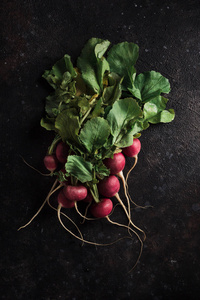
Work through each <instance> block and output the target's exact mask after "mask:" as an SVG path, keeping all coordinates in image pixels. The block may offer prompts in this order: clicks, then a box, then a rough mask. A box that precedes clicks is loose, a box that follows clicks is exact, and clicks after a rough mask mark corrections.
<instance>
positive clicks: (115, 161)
mask: <svg viewBox="0 0 200 300" xmlns="http://www.w3.org/2000/svg"><path fill="white" fill-rule="evenodd" d="M103 163H104V165H105V166H106V167H107V168H108V169H110V174H111V175H115V174H118V173H119V172H121V171H122V170H123V169H124V167H125V163H126V160H125V157H124V155H123V154H122V153H121V152H120V153H115V154H114V156H113V158H106V159H104V161H103Z"/></svg>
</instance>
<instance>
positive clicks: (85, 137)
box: [79, 117, 110, 153]
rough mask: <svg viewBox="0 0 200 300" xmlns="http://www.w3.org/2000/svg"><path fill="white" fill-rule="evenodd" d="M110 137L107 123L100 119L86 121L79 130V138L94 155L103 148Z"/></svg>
mask: <svg viewBox="0 0 200 300" xmlns="http://www.w3.org/2000/svg"><path fill="white" fill-rule="evenodd" d="M109 135H110V127H109V124H108V122H107V121H106V120H105V119H103V118H100V117H95V118H92V119H91V120H89V121H87V122H86V123H85V125H84V127H83V128H82V129H81V131H80V134H79V138H80V140H81V142H82V143H83V145H84V146H85V147H86V149H87V150H88V151H89V152H92V153H94V152H95V151H96V150H98V149H100V148H101V147H103V145H104V144H105V143H106V141H107V139H108V136H109Z"/></svg>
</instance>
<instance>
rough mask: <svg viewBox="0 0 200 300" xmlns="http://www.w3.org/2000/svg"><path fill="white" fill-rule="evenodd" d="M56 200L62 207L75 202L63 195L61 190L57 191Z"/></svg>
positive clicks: (69, 206) (70, 206)
mask: <svg viewBox="0 0 200 300" xmlns="http://www.w3.org/2000/svg"><path fill="white" fill-rule="evenodd" d="M57 201H58V204H60V205H61V206H62V207H64V208H72V207H74V205H75V203H74V202H73V201H70V200H68V199H67V198H66V197H65V195H64V193H63V190H61V191H60V192H59V194H58V197H57Z"/></svg>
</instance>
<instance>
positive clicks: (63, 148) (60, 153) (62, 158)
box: [56, 142, 70, 164]
mask: <svg viewBox="0 0 200 300" xmlns="http://www.w3.org/2000/svg"><path fill="white" fill-rule="evenodd" d="M69 149H70V148H69V146H68V145H67V144H65V143H64V142H60V143H58V145H57V147H56V157H57V159H58V161H59V162H61V163H62V164H65V163H66V162H67V156H68V154H69Z"/></svg>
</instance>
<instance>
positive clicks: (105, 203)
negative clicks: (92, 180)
mask: <svg viewBox="0 0 200 300" xmlns="http://www.w3.org/2000/svg"><path fill="white" fill-rule="evenodd" d="M112 209H113V203H112V201H111V200H110V199H108V198H103V199H101V200H100V202H99V203H94V204H92V206H91V208H90V212H91V214H92V215H93V216H94V217H95V218H104V217H106V216H108V215H109V214H110V213H111V211H112Z"/></svg>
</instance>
